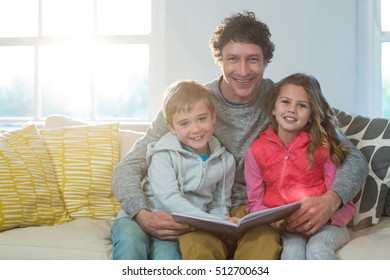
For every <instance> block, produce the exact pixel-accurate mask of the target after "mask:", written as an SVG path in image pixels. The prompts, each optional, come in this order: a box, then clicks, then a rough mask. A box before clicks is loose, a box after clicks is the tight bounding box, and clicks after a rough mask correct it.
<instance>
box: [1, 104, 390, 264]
mask: <svg viewBox="0 0 390 280" xmlns="http://www.w3.org/2000/svg"><path fill="white" fill-rule="evenodd" d="M337 115H338V117H339V119H340V124H341V129H342V130H343V132H344V133H345V134H346V135H347V136H348V137H349V138H350V139H351V141H352V142H353V143H354V144H355V145H356V146H357V147H358V148H359V149H360V150H361V151H362V153H363V154H364V155H365V156H366V158H367V162H368V164H369V176H368V177H367V180H366V183H365V185H364V186H363V187H362V190H361V191H360V192H359V194H358V195H357V196H356V197H355V199H354V201H355V203H356V205H357V209H358V213H357V214H356V215H355V217H354V220H353V221H352V222H351V224H350V225H349V229H350V233H351V238H352V240H351V242H349V243H348V244H347V245H346V246H344V247H343V248H341V249H340V250H339V251H338V252H337V258H338V259H390V251H389V250H386V249H385V248H387V247H388V246H390V196H389V194H388V188H389V186H390V184H389V183H390V182H389V181H390V172H389V165H390V150H389V149H390V126H389V120H387V119H368V118H364V117H362V116H358V115H350V114H347V113H345V112H343V111H337ZM142 135H143V133H142V132H136V131H132V130H123V129H120V128H119V124H116V123H109V124H86V123H83V122H80V121H77V120H75V119H72V118H69V117H66V116H56V115H55V116H50V117H48V118H47V119H46V121H45V123H44V124H43V125H42V126H41V127H39V128H38V127H37V126H36V125H34V124H26V125H25V126H23V127H21V128H20V129H17V130H13V131H2V132H1V133H0V259H8V260H18V259H22V260H28V259H33V260H47V259H54V260H83V259H84V260H109V259H112V243H111V238H110V227H111V225H112V223H113V222H114V220H115V216H116V214H117V212H118V211H119V209H120V205H119V204H118V203H117V202H116V201H115V198H114V195H113V193H112V190H111V185H110V184H111V174H112V170H113V168H114V167H115V165H116V164H117V163H118V162H119V160H120V159H121V158H122V157H123V156H124V155H125V154H126V153H127V152H128V151H129V150H130V149H131V147H132V146H133V144H134V143H135V142H136V140H137V139H139V138H140V137H142Z"/></svg>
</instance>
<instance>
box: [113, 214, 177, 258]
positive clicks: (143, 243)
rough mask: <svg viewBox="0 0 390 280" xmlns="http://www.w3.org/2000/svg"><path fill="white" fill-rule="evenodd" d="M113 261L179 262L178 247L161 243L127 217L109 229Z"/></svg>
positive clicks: (170, 242) (175, 244) (117, 221)
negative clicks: (149, 260)
mask: <svg viewBox="0 0 390 280" xmlns="http://www.w3.org/2000/svg"><path fill="white" fill-rule="evenodd" d="M111 239H112V243H113V251H112V258H113V259H114V260H148V259H151V260H180V259H181V254H180V250H179V245H178V243H177V242H174V241H162V240H159V239H157V238H154V237H152V236H150V235H148V234H147V233H145V232H144V231H143V230H142V228H141V227H140V226H139V225H138V224H137V222H135V221H134V220H133V219H131V218H129V217H126V216H125V217H120V218H118V219H116V221H115V222H114V224H113V225H112V227H111Z"/></svg>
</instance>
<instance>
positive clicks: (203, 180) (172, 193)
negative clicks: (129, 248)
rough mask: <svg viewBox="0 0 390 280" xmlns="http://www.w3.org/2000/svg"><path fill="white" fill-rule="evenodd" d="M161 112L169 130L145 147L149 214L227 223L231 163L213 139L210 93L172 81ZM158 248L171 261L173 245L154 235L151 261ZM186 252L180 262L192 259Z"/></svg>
mask: <svg viewBox="0 0 390 280" xmlns="http://www.w3.org/2000/svg"><path fill="white" fill-rule="evenodd" d="M163 114H164V117H165V121H166V125H167V127H168V129H169V132H168V133H167V134H165V135H164V136H163V137H162V138H161V139H160V140H159V141H157V142H154V143H151V144H149V146H148V149H147V154H146V161H147V164H148V176H147V178H146V184H145V193H146V195H147V198H148V202H149V203H150V206H151V210H152V211H158V210H164V211H167V212H169V213H172V212H178V213H184V214H192V215H196V216H200V217H202V216H203V217H210V215H213V216H214V217H215V218H218V219H229V207H230V206H231V202H230V195H231V190H232V186H233V182H234V174H235V160H234V158H233V155H232V154H230V153H229V152H227V151H226V150H225V148H224V147H222V145H221V143H220V142H219V141H218V139H217V138H215V137H214V136H213V132H214V125H215V121H216V115H215V108H214V105H213V102H212V99H211V93H210V92H209V91H208V90H207V88H206V87H205V86H203V85H201V84H199V83H197V82H195V81H188V80H184V81H179V82H177V83H173V84H172V85H170V86H169V87H168V88H167V90H166V92H165V96H164V100H163ZM188 234H193V233H188ZM179 243H180V248H181V249H182V251H183V252H187V253H188V252H189V251H191V250H195V249H194V248H188V247H189V246H190V247H192V245H190V244H182V243H181V242H180V239H179ZM160 246H163V248H164V250H165V251H167V250H171V251H170V252H169V254H172V255H171V257H169V258H171V259H172V258H176V257H175V252H179V250H178V243H177V242H173V241H162V240H159V239H156V238H153V237H152V238H151V244H150V257H151V258H152V259H153V258H155V255H158V254H159V253H160V251H161V248H160ZM167 246H171V247H170V249H168V248H167ZM187 253H185V254H184V255H183V258H192V257H191V256H188V255H187ZM189 254H191V253H189ZM178 257H180V255H179V256H178Z"/></svg>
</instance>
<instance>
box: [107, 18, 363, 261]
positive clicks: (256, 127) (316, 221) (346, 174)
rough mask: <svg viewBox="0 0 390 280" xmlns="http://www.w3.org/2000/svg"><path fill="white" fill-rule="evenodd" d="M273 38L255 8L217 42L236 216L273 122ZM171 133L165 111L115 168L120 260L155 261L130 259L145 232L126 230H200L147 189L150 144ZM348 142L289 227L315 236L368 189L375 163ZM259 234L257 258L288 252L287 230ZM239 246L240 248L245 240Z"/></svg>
mask: <svg viewBox="0 0 390 280" xmlns="http://www.w3.org/2000/svg"><path fill="white" fill-rule="evenodd" d="M270 37H271V34H270V32H269V29H268V27H267V25H265V24H264V23H262V22H260V21H258V20H257V19H256V18H255V15H254V14H253V13H251V12H247V11H244V12H243V13H237V14H234V15H233V16H232V17H229V18H226V19H224V20H223V21H222V22H221V23H220V24H219V26H218V27H217V29H216V31H215V32H214V34H213V36H212V38H211V40H210V47H211V50H212V53H213V56H214V59H215V62H216V63H217V65H218V66H219V67H220V69H221V71H222V74H223V75H222V77H220V78H218V79H216V80H214V81H212V82H210V83H209V84H208V85H207V87H208V88H209V90H210V91H211V92H212V93H213V102H214V103H215V107H216V110H217V112H216V115H217V122H216V127H215V131H214V134H215V136H216V137H217V138H218V139H219V140H220V141H221V143H222V145H224V146H225V147H226V148H227V150H228V151H229V152H231V153H232V154H233V155H234V157H235V159H236V162H237V168H236V176H235V182H234V185H233V190H232V208H233V209H232V212H233V215H232V216H243V215H245V212H243V208H245V203H246V186H245V180H244V172H243V168H244V166H243V162H244V154H245V151H246V150H247V148H248V147H249V145H250V143H251V142H252V141H253V140H254V139H255V138H256V137H257V135H258V134H259V132H260V131H261V130H264V129H265V128H266V127H267V126H268V123H269V119H268V117H267V113H266V111H267V110H266V108H267V107H268V104H269V98H270V95H271V89H272V87H273V84H274V83H273V82H272V81H271V80H269V79H263V73H264V70H265V68H266V66H267V65H268V63H269V62H270V61H271V59H272V57H273V52H274V45H273V43H272V42H271V41H270ZM167 131H168V130H167V128H166V125H165V123H164V118H163V116H162V114H161V112H160V113H159V115H158V116H157V117H156V119H155V120H154V122H153V123H152V125H151V127H150V128H149V129H148V131H147V134H146V136H145V137H143V138H142V139H141V140H140V141H138V142H137V144H136V145H135V146H134V147H133V148H132V150H131V151H130V152H129V154H128V155H127V156H126V157H125V158H124V159H123V160H122V161H121V162H120V163H119V164H118V166H117V167H116V169H115V171H114V174H113V180H112V182H113V190H114V192H115V195H116V199H117V200H118V201H119V202H120V203H121V204H122V209H123V210H122V211H121V214H120V215H119V216H118V219H117V221H116V222H115V223H114V225H113V227H112V237H113V243H114V258H124V259H126V258H139V259H144V258H147V252H142V254H138V255H137V256H134V255H131V256H128V254H129V252H128V250H126V247H127V246H126V242H137V241H136V238H138V237H130V236H126V228H133V227H139V229H140V233H142V232H145V233H147V234H149V235H152V236H154V237H157V238H159V239H162V240H176V239H177V238H179V236H181V235H182V234H183V233H186V232H188V231H191V230H193V229H191V228H190V227H188V226H186V225H181V224H177V223H174V222H173V220H172V217H171V216H170V215H169V214H168V213H165V212H150V211H149V210H148V205H147V202H146V199H145V195H144V193H143V191H142V187H141V182H142V180H143V178H144V177H145V176H146V172H147V165H146V159H145V155H146V146H147V145H148V144H149V143H150V142H153V141H157V140H158V139H159V138H160V137H162V136H163V135H164V134H165V133H166V132H167ZM345 141H346V142H348V146H349V147H350V150H351V153H350V155H349V156H348V157H347V159H346V161H345V163H344V164H343V165H342V166H341V167H339V168H338V170H337V174H336V178H335V181H334V183H333V186H332V188H331V189H330V190H329V191H328V192H327V193H325V194H324V195H322V196H319V197H307V198H304V199H303V200H302V201H301V202H302V205H301V208H300V209H299V210H297V211H296V212H295V213H293V214H292V215H291V216H290V217H289V218H288V219H287V220H286V222H287V230H289V231H291V232H298V233H302V234H306V235H309V236H310V235H312V234H314V233H315V232H317V231H318V229H320V228H321V227H322V226H323V225H324V224H325V223H327V222H328V220H329V218H330V217H331V215H332V214H333V213H334V212H335V211H336V210H337V209H338V208H339V207H340V206H341V205H343V204H345V203H347V202H348V201H350V200H351V199H352V198H353V197H354V196H355V195H356V194H357V193H358V191H359V190H360V187H361V186H362V185H363V183H364V180H365V178H366V176H367V172H368V167H367V163H366V160H365V159H364V157H363V156H362V155H361V154H360V152H359V151H358V150H357V149H356V148H355V147H354V146H353V145H352V144H351V143H350V142H349V141H348V140H345ZM141 229H142V230H141ZM258 234H259V235H261V237H262V240H261V242H262V244H263V250H261V252H253V254H252V253H251V252H249V253H248V254H249V255H250V256H251V258H256V259H278V258H279V255H280V251H281V246H280V240H279V234H278V233H277V232H276V231H275V230H273V228H272V227H270V226H265V227H263V228H262V229H261V230H260V232H259V233H258ZM142 238H147V237H145V236H142ZM237 246H238V248H240V244H238V245H237ZM241 249H242V250H241V251H245V250H250V248H241ZM131 254H133V253H131ZM248 254H245V253H244V254H242V256H241V259H246V258H249V257H248V256H249V255H248ZM214 257H215V256H208V257H207V258H214ZM204 258H206V257H204ZM239 258H240V257H239Z"/></svg>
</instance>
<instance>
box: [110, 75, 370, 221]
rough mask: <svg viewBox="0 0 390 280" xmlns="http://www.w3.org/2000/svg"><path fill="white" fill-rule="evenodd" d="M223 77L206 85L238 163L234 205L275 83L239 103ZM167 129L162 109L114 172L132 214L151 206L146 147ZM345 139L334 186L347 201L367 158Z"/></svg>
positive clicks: (219, 129) (218, 129)
mask: <svg viewBox="0 0 390 280" xmlns="http://www.w3.org/2000/svg"><path fill="white" fill-rule="evenodd" d="M221 78H222V77H221ZM221 78H219V79H216V80H214V81H212V82H210V83H209V84H207V87H208V88H209V90H210V91H211V92H212V94H213V102H214V104H215V107H216V111H217V112H216V113H217V122H216V126H215V130H214V135H215V136H216V137H217V138H218V139H219V141H220V142H221V144H222V145H223V146H224V147H225V148H226V149H227V150H228V151H229V152H230V153H232V154H233V155H234V158H235V160H236V163H237V167H236V176H235V181H234V185H233V188H232V197H231V200H232V206H233V207H236V206H239V205H244V204H245V203H246V198H247V195H246V185H245V179H244V154H245V151H246V150H247V148H248V147H249V145H250V144H251V143H252V141H253V140H254V139H255V138H256V137H257V136H258V134H259V132H260V131H261V130H264V129H265V128H266V127H267V126H268V117H267V113H266V108H267V104H269V101H270V100H269V99H270V95H271V89H272V87H273V84H274V83H273V82H272V81H271V80H269V79H263V80H262V82H261V86H260V92H259V94H258V96H257V97H256V98H255V99H254V100H253V101H252V102H250V103H248V104H243V105H236V104H230V103H228V102H226V100H225V99H224V98H223V96H222V94H221V92H220V90H219V81H220V79H221ZM167 132H168V129H167V128H166V126H165V121H164V117H163V115H162V112H161V111H160V112H159V114H158V115H157V117H156V119H155V120H154V121H153V123H152V125H151V126H150V128H149V129H148V130H147V132H146V135H145V136H144V137H143V138H141V139H140V140H138V141H137V143H136V144H135V145H134V146H133V148H132V149H131V150H130V152H129V153H128V154H127V155H126V157H125V158H124V159H123V160H122V161H121V162H120V163H119V164H118V165H117V167H116V168H115V170H114V172H113V177H112V184H113V191H114V193H115V197H116V199H117V200H118V201H119V202H120V203H121V205H122V209H123V210H124V211H125V212H126V213H127V214H128V215H129V216H130V217H133V216H134V215H136V214H137V213H138V211H139V210H141V209H143V208H144V209H148V204H147V200H146V197H145V194H144V192H143V189H142V186H141V185H142V183H141V182H142V180H143V179H144V178H145V176H146V173H147V164H146V147H147V145H148V144H149V143H151V142H156V141H157V140H158V139H160V138H161V137H162V136H163V135H164V134H166V133H167ZM345 142H346V144H347V145H348V147H349V148H350V151H351V152H350V154H349V155H348V157H347V159H346V160H345V161H344V163H343V164H342V166H340V167H339V168H338V169H337V173H336V178H335V180H334V182H333V185H332V187H331V189H333V190H334V191H335V192H336V193H337V194H338V195H339V196H340V197H341V199H342V200H343V203H344V204H345V203H347V202H348V201H350V200H351V199H353V197H354V196H355V195H356V194H357V193H358V192H359V190H360V189H361V187H362V186H363V184H364V181H365V179H366V177H367V173H368V166H367V161H366V159H365V158H364V156H363V155H362V154H361V153H360V151H358V150H357V149H356V148H355V146H354V145H353V144H352V143H351V142H350V141H348V140H347V139H346V138H345Z"/></svg>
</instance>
